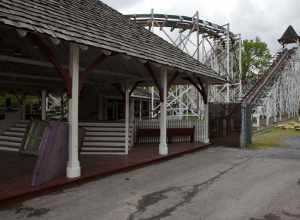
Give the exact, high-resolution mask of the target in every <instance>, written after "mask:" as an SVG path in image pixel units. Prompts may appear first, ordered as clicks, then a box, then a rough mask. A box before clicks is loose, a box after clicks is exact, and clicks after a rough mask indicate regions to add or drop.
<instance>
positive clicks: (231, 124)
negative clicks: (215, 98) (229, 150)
mask: <svg viewBox="0 0 300 220" xmlns="http://www.w3.org/2000/svg"><path fill="white" fill-rule="evenodd" d="M209 112H210V115H209V132H210V140H211V142H212V143H213V144H216V145H222V146H228V147H240V133H241V104H239V103H238V104H236V103H230V104H214V103H213V104H212V103H211V104H209Z"/></svg>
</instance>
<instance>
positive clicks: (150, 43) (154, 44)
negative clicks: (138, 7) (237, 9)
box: [0, 0, 224, 80]
mask: <svg viewBox="0 0 300 220" xmlns="http://www.w3.org/2000/svg"><path fill="white" fill-rule="evenodd" d="M0 23H3V24H6V25H10V26H14V27H16V28H21V29H27V30H30V31H34V32H38V33H42V34H47V35H49V36H51V37H53V38H58V39H63V40H66V41H70V42H74V43H78V44H83V45H88V46H95V47H98V48H102V49H107V50H111V51H115V52H119V53H124V54H127V55H129V56H133V57H137V58H141V59H145V60H149V61H152V62H155V63H159V64H163V65H168V66H171V67H175V68H178V69H181V70H184V71H188V72H191V73H197V74H201V75H202V76H206V77H209V78H212V79H215V80H224V79H223V78H221V77H220V76H218V75H217V74H216V73H215V72H214V71H213V70H212V69H210V68H209V67H207V66H205V65H203V64H201V63H200V62H198V61H197V60H196V59H194V58H192V57H191V56H189V55H188V54H186V53H184V52H183V51H181V50H180V49H178V48H176V47H175V46H173V45H172V44H170V43H168V42H167V41H165V40H163V39H162V38H160V37H159V36H157V35H155V34H153V33H151V32H150V31H148V30H146V29H145V28H144V27H141V26H138V25H136V24H134V22H130V20H129V19H128V18H127V17H126V16H124V15H122V14H121V13H119V12H118V11H116V10H114V9H112V8H111V7H109V6H107V5H106V4H104V3H102V2H101V1H98V0H0Z"/></svg>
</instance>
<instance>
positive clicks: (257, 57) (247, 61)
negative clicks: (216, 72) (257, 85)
mask: <svg viewBox="0 0 300 220" xmlns="http://www.w3.org/2000/svg"><path fill="white" fill-rule="evenodd" d="M271 58H272V56H271V53H270V50H269V49H268V45H267V44H266V43H265V42H262V41H261V40H260V39H259V38H256V39H255V40H244V41H243V47H242V70H243V71H242V78H243V80H247V81H253V80H256V79H257V78H258V77H259V75H262V74H264V73H265V72H266V70H267V69H268V68H269V66H270V62H271Z"/></svg>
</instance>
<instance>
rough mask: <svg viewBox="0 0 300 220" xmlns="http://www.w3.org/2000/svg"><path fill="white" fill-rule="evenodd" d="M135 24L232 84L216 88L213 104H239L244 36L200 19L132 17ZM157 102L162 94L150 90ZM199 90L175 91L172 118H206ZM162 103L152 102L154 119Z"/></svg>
mask: <svg viewBox="0 0 300 220" xmlns="http://www.w3.org/2000/svg"><path fill="white" fill-rule="evenodd" d="M128 16H129V17H130V18H131V19H132V21H134V22H136V23H138V24H140V25H143V26H145V27H147V28H149V30H151V31H153V32H154V33H156V34H158V35H159V36H161V37H163V38H164V39H165V40H167V41H169V42H170V43H172V44H173V45H175V46H176V47H178V48H180V49H181V50H183V51H184V52H185V53H188V54H189V55H191V56H193V57H194V58H195V59H197V60H199V61H200V62H202V63H204V64H206V65H208V66H210V67H211V68H212V69H213V70H215V71H216V72H217V73H218V74H219V75H220V76H223V77H224V78H226V79H227V80H228V81H229V82H230V83H228V84H226V85H217V86H212V87H211V88H210V89H209V101H210V102H237V101H239V100H240V97H241V96H242V88H241V81H240V76H241V35H235V34H234V33H232V32H231V31H230V25H229V24H225V25H217V24H214V23H211V22H208V21H204V20H202V19H200V18H199V12H196V13H195V14H194V15H193V16H192V17H187V16H178V15H164V14H155V13H154V10H152V11H151V13H150V14H138V15H128ZM150 91H151V93H152V97H153V98H157V97H158V92H157V91H155V90H154V89H152V90H150ZM202 103H203V101H202V99H201V97H199V95H198V93H197V91H196V89H195V88H194V87H193V86H189V85H180V86H174V87H172V89H171V91H170V92H169V96H168V110H167V111H168V115H169V116H175V117H178V116H179V117H182V116H198V117H200V118H201V117H203V113H204V107H203V104H202ZM159 109H160V108H159V103H155V102H154V101H153V99H152V117H156V116H157V115H158V114H159Z"/></svg>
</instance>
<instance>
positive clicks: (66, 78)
mask: <svg viewBox="0 0 300 220" xmlns="http://www.w3.org/2000/svg"><path fill="white" fill-rule="evenodd" d="M29 38H30V39H31V40H32V42H33V43H34V44H35V45H36V46H38V48H39V49H40V51H41V52H42V54H43V55H44V56H45V58H47V59H48V60H49V62H50V63H52V64H53V66H54V67H55V69H56V71H57V73H58V74H59V75H60V76H61V77H62V78H63V79H64V81H65V84H66V89H67V94H68V96H71V92H72V91H71V89H72V88H71V87H72V84H71V77H70V74H69V73H68V71H66V70H65V69H64V68H63V67H62V65H61V64H60V63H59V62H58V61H57V59H56V56H55V53H54V51H53V50H52V49H51V48H50V47H48V46H47V44H45V42H43V40H42V39H41V38H40V37H39V36H37V35H35V34H30V35H29Z"/></svg>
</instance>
